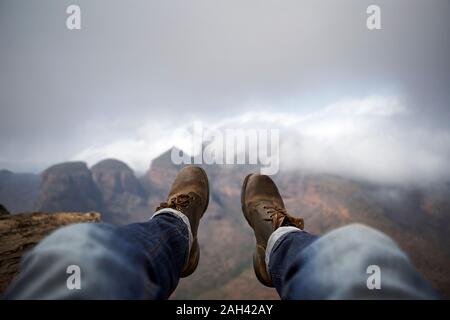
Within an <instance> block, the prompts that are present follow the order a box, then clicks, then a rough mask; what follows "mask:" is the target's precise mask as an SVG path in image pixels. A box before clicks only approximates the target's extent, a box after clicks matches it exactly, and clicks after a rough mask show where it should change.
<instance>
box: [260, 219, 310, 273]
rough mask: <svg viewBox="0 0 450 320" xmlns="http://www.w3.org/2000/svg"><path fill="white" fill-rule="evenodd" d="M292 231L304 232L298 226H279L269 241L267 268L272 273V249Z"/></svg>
mask: <svg viewBox="0 0 450 320" xmlns="http://www.w3.org/2000/svg"><path fill="white" fill-rule="evenodd" d="M291 232H303V230H301V229H299V228H296V227H279V228H278V229H277V230H275V231H274V232H273V233H272V234H271V235H270V238H269V240H268V241H267V247H266V268H267V271H268V272H269V274H270V271H269V262H270V255H271V253H272V251H273V250H274V249H275V248H276V247H277V246H278V244H279V243H280V242H281V241H282V240H283V238H284V237H285V236H286V235H287V234H288V233H291Z"/></svg>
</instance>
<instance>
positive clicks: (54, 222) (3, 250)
mask: <svg viewBox="0 0 450 320" xmlns="http://www.w3.org/2000/svg"><path fill="white" fill-rule="evenodd" d="M99 221H100V214H99V213H96V212H90V213H85V214H83V213H73V212H64V213H55V214H48V213H24V214H16V215H2V216H0V295H1V293H2V292H3V291H4V290H5V289H6V288H7V287H8V285H9V284H10V283H11V281H12V280H13V279H14V277H15V276H16V275H17V274H18V272H19V265H20V259H21V257H22V256H23V254H24V253H25V252H27V251H28V250H30V249H32V248H33V247H34V246H35V245H36V244H37V243H38V242H39V241H40V240H42V239H43V238H44V237H45V236H47V235H48V234H49V233H51V232H52V231H54V230H56V229H58V228H60V227H62V226H65V225H68V224H72V223H79V222H99Z"/></svg>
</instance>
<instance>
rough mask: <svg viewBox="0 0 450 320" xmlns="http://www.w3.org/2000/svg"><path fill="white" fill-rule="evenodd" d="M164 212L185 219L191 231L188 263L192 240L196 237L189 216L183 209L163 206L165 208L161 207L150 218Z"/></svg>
mask: <svg viewBox="0 0 450 320" xmlns="http://www.w3.org/2000/svg"><path fill="white" fill-rule="evenodd" d="M163 213H165V214H170V215H173V216H175V217H177V218H178V219H181V221H183V222H184V223H185V224H186V226H187V229H188V232H189V252H188V255H187V259H186V263H187V261H188V260H189V256H190V255H191V248H192V242H193V238H194V237H193V236H192V230H191V223H190V222H189V218H188V217H187V216H186V215H185V214H184V213H182V212H181V211H178V210H175V209H172V208H163V209H160V210H158V211H156V212H155V213H154V214H153V215H152V216H151V218H150V220H151V219H153V218H154V217H155V216H157V215H160V214H163Z"/></svg>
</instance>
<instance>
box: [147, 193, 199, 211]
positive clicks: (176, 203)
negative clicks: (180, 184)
mask: <svg viewBox="0 0 450 320" xmlns="http://www.w3.org/2000/svg"><path fill="white" fill-rule="evenodd" d="M193 198H194V197H193V196H191V195H188V194H178V195H176V196H174V197H171V198H170V199H169V200H167V201H166V202H161V203H160V204H159V206H158V207H157V208H156V211H158V210H161V209H166V208H170V209H175V210H178V211H183V209H184V208H186V207H188V206H189V204H190V203H191V201H192V200H193Z"/></svg>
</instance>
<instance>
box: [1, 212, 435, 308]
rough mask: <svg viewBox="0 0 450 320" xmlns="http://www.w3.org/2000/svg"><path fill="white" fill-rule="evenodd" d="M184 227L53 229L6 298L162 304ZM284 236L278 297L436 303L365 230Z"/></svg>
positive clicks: (185, 237)
mask: <svg viewBox="0 0 450 320" xmlns="http://www.w3.org/2000/svg"><path fill="white" fill-rule="evenodd" d="M187 223H188V222H187ZM187 223H186V221H183V220H182V219H181V218H180V217H179V216H176V215H174V214H172V213H170V212H167V213H162V214H160V215H157V216H155V217H153V218H152V219H151V220H149V221H148V222H145V223H136V224H130V225H127V226H121V227H119V226H112V225H108V224H87V223H86V224H78V225H72V226H68V227H64V228H62V229H59V230H57V231H56V232H54V233H53V234H51V235H50V236H49V237H47V238H46V239H44V240H43V241H41V243H40V244H39V245H37V246H36V247H35V248H34V249H33V250H32V251H31V252H30V253H28V254H27V255H26V256H25V257H24V259H23V261H22V270H21V274H20V276H19V277H18V279H17V280H16V281H15V282H14V283H13V284H12V286H11V287H10V288H9V289H8V290H7V292H6V295H5V298H6V299H167V298H168V297H169V296H170V295H171V293H172V292H173V290H174V289H175V288H176V286H177V284H178V281H179V276H180V273H181V270H182V269H183V267H184V265H185V263H186V260H187V258H188V256H189V233H190V229H189V226H188V225H187ZM278 230H280V231H282V228H280V229H278ZM289 231H290V232H287V233H284V234H282V235H281V236H280V237H279V238H277V239H276V241H272V242H273V246H272V247H271V249H270V252H268V259H267V262H268V265H269V270H270V274H271V276H272V279H273V282H274V284H275V286H276V289H277V291H278V292H279V294H280V296H281V297H282V298H285V299H348V298H349V299H352V298H353V299H354V298H414V299H416V298H419V299H420V298H425V299H427V298H435V297H436V296H435V294H434V293H433V291H432V290H431V289H430V288H429V286H428V285H427V284H426V282H425V281H424V280H423V279H422V278H421V276H420V275H419V274H418V273H417V271H416V270H415V269H414V268H413V267H412V265H411V263H410V261H409V260H408V258H407V257H406V256H405V254H403V253H402V252H401V250H400V249H399V248H398V247H397V245H396V244H395V243H394V242H393V241H392V240H390V239H389V238H388V237H387V236H385V235H384V234H382V233H379V232H377V231H375V230H373V229H371V228H368V227H364V226H361V225H351V226H348V227H344V228H340V229H337V230H335V231H333V232H331V233H329V234H327V235H325V236H323V237H320V238H318V237H316V236H313V235H310V234H308V233H306V232H303V231H300V230H298V229H297V230H289ZM277 234H278V235H280V234H281V233H280V232H277ZM272 240H273V239H272ZM268 251H269V248H268ZM71 265H75V266H78V267H79V270H80V273H79V279H80V282H79V284H80V287H79V289H78V288H73V287H71V286H68V282H69V280H68V279H69V277H72V276H73V274H72V273H71V272H72V271H70V270H69V271H70V273H68V272H67V271H68V267H69V266H71ZM369 265H378V266H379V267H380V270H381V289H379V290H378V289H374V290H369V289H368V288H367V285H366V282H367V278H368V277H369V276H370V274H367V273H366V268H367V267H368V266H369ZM255 281H256V279H255ZM69 287H71V289H69Z"/></svg>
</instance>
